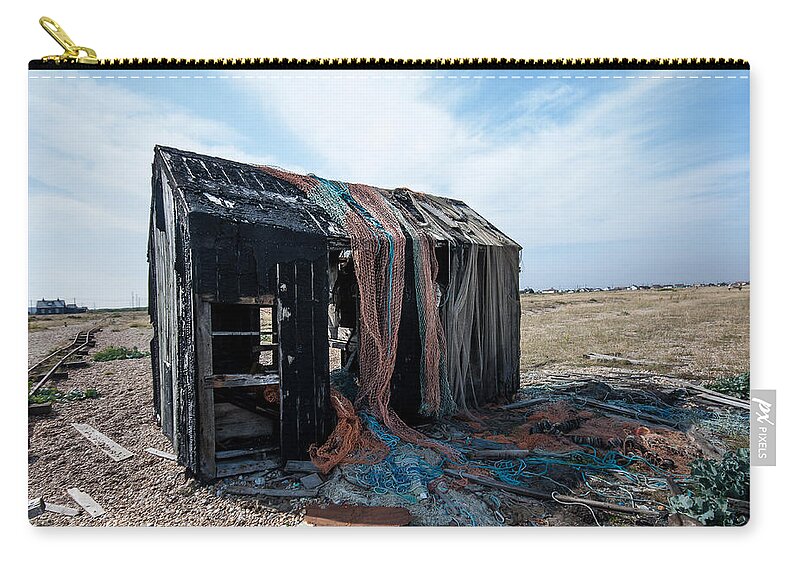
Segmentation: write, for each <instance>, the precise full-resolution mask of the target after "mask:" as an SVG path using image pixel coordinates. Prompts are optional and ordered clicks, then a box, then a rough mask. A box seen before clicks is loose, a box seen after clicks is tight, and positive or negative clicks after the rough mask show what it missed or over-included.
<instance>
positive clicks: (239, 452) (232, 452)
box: [215, 446, 278, 459]
mask: <svg viewBox="0 0 800 570" xmlns="http://www.w3.org/2000/svg"><path fill="white" fill-rule="evenodd" d="M277 450H278V448H277V447H275V446H273V447H258V448H250V449H228V450H225V451H217V452H216V453H215V456H216V458H217V459H231V458H233V457H244V456H247V455H258V454H261V453H269V452H270V451H277Z"/></svg>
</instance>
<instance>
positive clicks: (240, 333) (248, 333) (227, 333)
mask: <svg viewBox="0 0 800 570" xmlns="http://www.w3.org/2000/svg"><path fill="white" fill-rule="evenodd" d="M264 334H267V333H264ZM211 336H261V332H260V331H212V332H211Z"/></svg>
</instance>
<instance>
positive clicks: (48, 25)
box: [39, 16, 100, 65]
mask: <svg viewBox="0 0 800 570" xmlns="http://www.w3.org/2000/svg"><path fill="white" fill-rule="evenodd" d="M39 24H40V25H41V26H42V27H43V28H44V30H45V31H46V32H47V33H48V34H50V37H51V38H53V39H54V40H56V42H58V45H60V46H61V47H62V48H64V53H62V54H61V55H46V56H44V57H43V58H42V61H46V62H53V63H83V64H89V65H94V64H97V63H99V62H100V60H98V59H97V54H96V53H95V51H94V50H93V49H92V48H87V47H83V46H79V45H76V44H75V42H73V41H72V39H70V37H69V36H68V35H67V32H65V31H64V28H62V27H61V26H59V25H58V24H57V23H56V22H55V20H53V19H52V18H48V17H47V16H42V17H41V18H39ZM82 54H83V55H82Z"/></svg>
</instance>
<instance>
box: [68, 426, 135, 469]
mask: <svg viewBox="0 0 800 570" xmlns="http://www.w3.org/2000/svg"><path fill="white" fill-rule="evenodd" d="M72 427H74V428H75V429H76V430H78V432H79V433H80V434H81V435H82V436H83V437H85V438H86V439H88V440H89V441H91V442H92V443H93V444H95V445H96V446H97V447H99V448H100V450H101V451H102V452H103V453H105V454H106V455H108V456H109V457H110V458H111V459H113V460H114V461H122V460H124V459H128V458H129V457H133V452H132V451H128V450H127V449H125V448H124V447H122V446H121V445H120V444H118V443H117V442H116V441H114V440H112V439H110V438H108V437H106V436H105V435H103V434H102V433H100V432H99V431H97V430H96V429H94V428H93V427H92V426H90V425H89V424H72Z"/></svg>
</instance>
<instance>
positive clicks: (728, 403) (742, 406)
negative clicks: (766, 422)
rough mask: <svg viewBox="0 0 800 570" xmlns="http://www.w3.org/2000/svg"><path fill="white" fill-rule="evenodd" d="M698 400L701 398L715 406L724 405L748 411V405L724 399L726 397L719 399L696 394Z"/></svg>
mask: <svg viewBox="0 0 800 570" xmlns="http://www.w3.org/2000/svg"><path fill="white" fill-rule="evenodd" d="M697 397H698V398H702V399H703V400H708V401H709V402H714V403H716V404H724V405H726V406H732V407H734V408H740V409H742V410H749V409H750V403H749V402H743V401H742V400H736V399H733V398H726V397H719V396H715V395H713V394H706V393H705V392H699V393H698V394H697Z"/></svg>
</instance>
